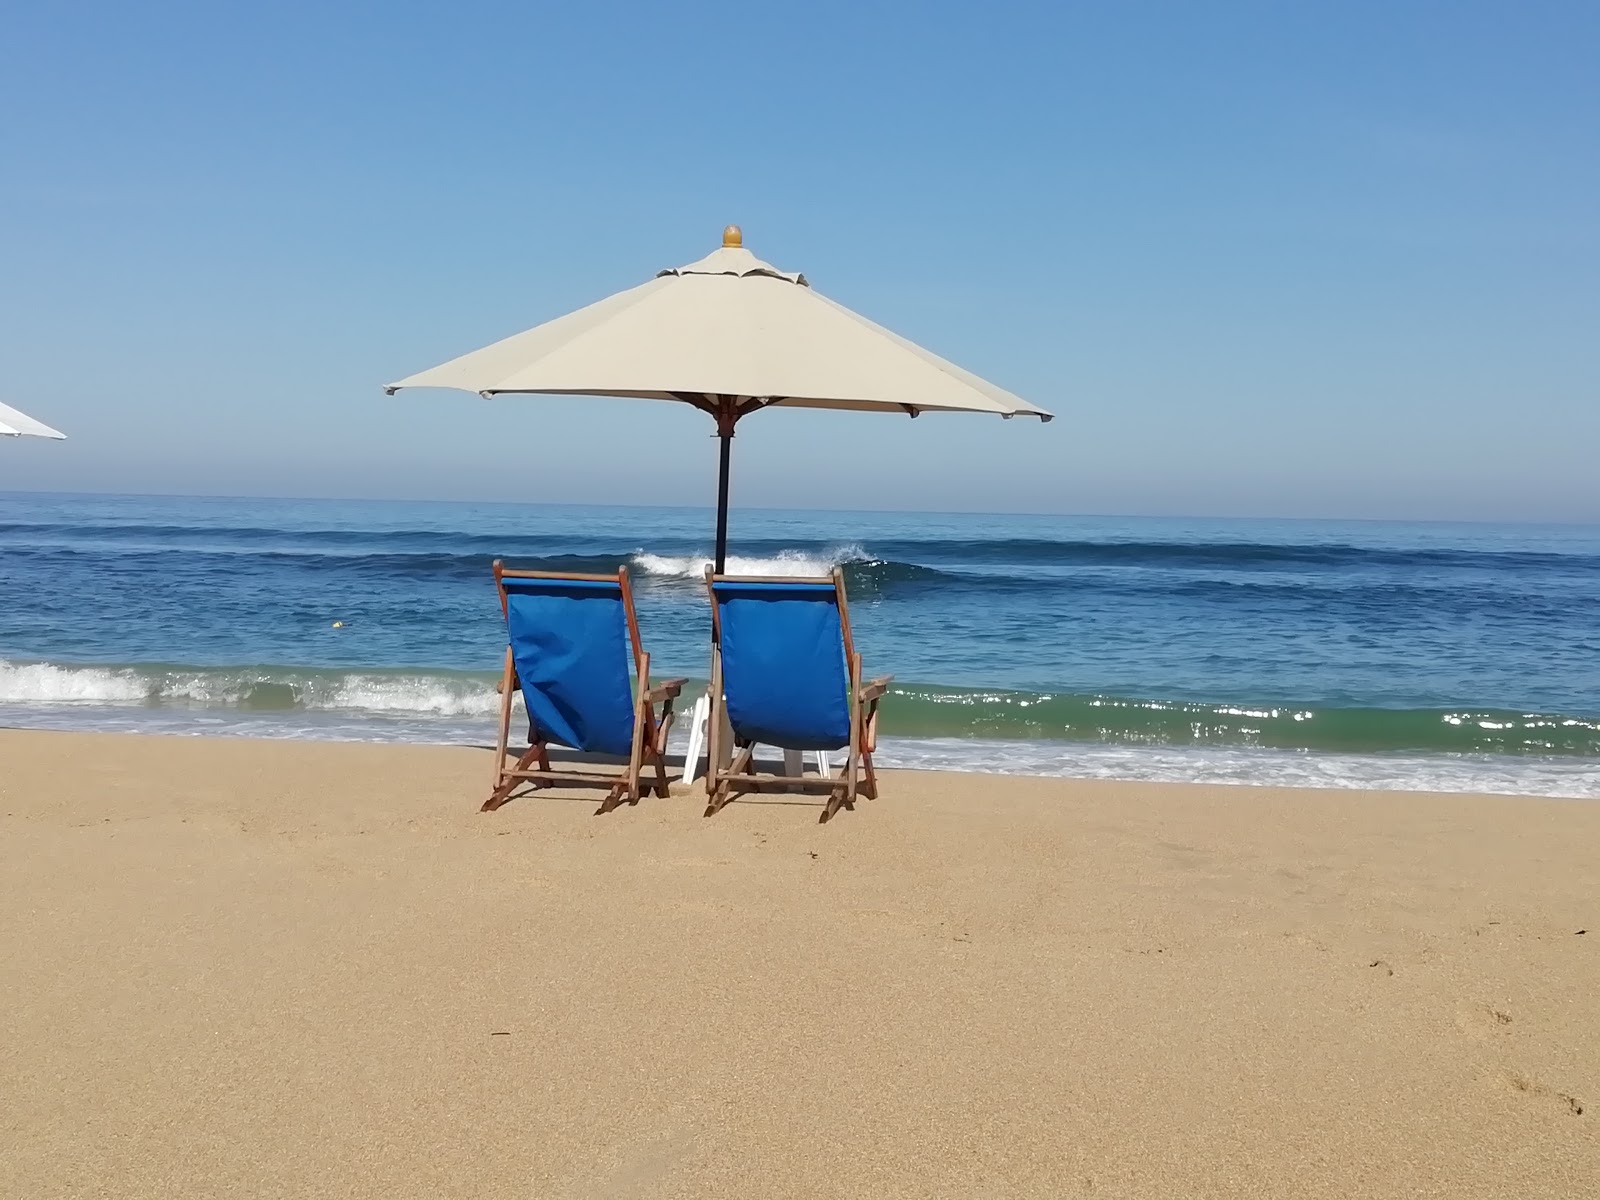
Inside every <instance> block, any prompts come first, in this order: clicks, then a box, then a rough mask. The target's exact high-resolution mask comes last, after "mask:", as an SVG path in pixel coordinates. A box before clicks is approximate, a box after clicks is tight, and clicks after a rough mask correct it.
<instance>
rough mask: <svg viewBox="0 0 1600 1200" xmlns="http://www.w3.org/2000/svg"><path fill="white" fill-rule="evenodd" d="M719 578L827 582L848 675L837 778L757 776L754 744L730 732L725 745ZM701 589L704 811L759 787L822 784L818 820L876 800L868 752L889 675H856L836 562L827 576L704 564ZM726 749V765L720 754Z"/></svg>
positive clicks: (875, 780)
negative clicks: (706, 710)
mask: <svg viewBox="0 0 1600 1200" xmlns="http://www.w3.org/2000/svg"><path fill="white" fill-rule="evenodd" d="M719 583H807V584H819V583H832V584H833V587H834V593H835V595H836V596H837V597H838V603H839V632H840V633H841V634H842V635H843V640H844V656H845V665H846V668H847V673H848V676H849V698H850V743H849V747H848V749H847V751H846V753H847V754H848V756H849V757H848V758H847V759H846V761H845V765H844V770H843V771H841V772H840V773H839V775H838V776H837V777H836V778H832V779H828V778H822V777H818V776H815V775H804V774H802V775H761V774H757V773H756V771H755V770H754V768H753V763H754V759H755V745H754V744H753V743H750V742H746V741H744V740H743V739H741V738H738V737H735V738H734V741H733V745H732V746H731V747H724V745H723V741H724V739H725V738H727V737H728V736H729V730H728V727H727V725H726V721H725V718H724V714H723V711H722V701H723V697H722V617H721V614H720V612H719V611H718V609H717V597H716V591H715V587H714V585H716V584H719ZM706 591H707V592H708V593H709V594H710V596H711V628H712V638H713V642H712V651H711V704H712V713H711V720H710V722H709V742H710V744H709V746H708V747H707V750H708V754H707V758H706V814H705V815H706V816H708V817H709V816H711V815H712V814H713V813H716V812H718V811H720V810H721V809H722V807H723V806H724V805H726V804H727V803H728V801H729V800H731V799H733V795H734V789H735V788H737V789H738V790H740V791H742V792H743V791H755V792H759V791H762V790H764V789H769V788H770V789H774V790H784V791H787V790H789V789H791V788H826V789H827V791H828V800H827V804H826V805H825V806H824V808H823V810H822V816H821V817H820V818H818V820H819V822H821V821H826V820H828V818H830V817H831V816H833V814H834V813H836V812H838V811H839V809H841V808H849V809H854V808H855V801H856V797H857V796H866V797H867V798H868V799H873V800H875V799H877V796H878V775H877V772H876V771H875V770H874V769H873V766H872V755H873V752H874V751H875V750H877V748H878V702H879V701H880V700H881V699H883V696H884V694H885V693H886V692H888V690H889V685H890V684H891V683H893V682H894V676H893V675H880V676H878V677H877V678H876V679H871V680H868V681H866V682H863V681H862V678H861V655H859V654H857V653H856V647H855V641H854V639H853V638H852V637H851V636H850V606H849V601H848V600H847V599H846V597H845V592H844V572H843V571H841V570H840V569H839V568H838V567H835V568H834V569H833V571H832V572H831V573H830V575H829V576H828V577H826V578H817V577H812V576H791V575H717V574H714V573H713V572H712V570H711V568H710V567H707V568H706ZM728 751H731V753H729V762H728V765H727V767H723V765H722V756H723V754H724V753H725V752H728Z"/></svg>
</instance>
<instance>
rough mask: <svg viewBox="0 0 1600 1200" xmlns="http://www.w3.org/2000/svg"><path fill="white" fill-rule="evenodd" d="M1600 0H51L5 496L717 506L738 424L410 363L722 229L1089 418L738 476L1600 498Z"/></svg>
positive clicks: (1294, 497)
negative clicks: (464, 382) (437, 378)
mask: <svg viewBox="0 0 1600 1200" xmlns="http://www.w3.org/2000/svg"><path fill="white" fill-rule="evenodd" d="M1597 62H1600V7H1596V6H1593V5H1589V4H1585V3H1578V2H1572V3H1526V4H1518V5H1507V4H1500V3H1487V2H1475V0H1458V2H1454V3H1420V2H1419V3H1402V4H1395V3H1392V2H1390V3H1369V2H1364V0H1361V2H1350V3H1342V4H1338V5H1332V4H1329V5H1287V4H1281V3H1270V2H1266V0H1261V2H1255V3H1227V2H1223V3H1216V4H1205V5H1198V4H1189V3H1140V4H1093V5H1091V4H1082V3H1058V4H1050V3H1037V4H1034V3H1005V2H997V3H990V4H985V5H972V4H954V3H925V4H910V3H863V2H859V0H858V2H853V3H834V2H822V3H812V4H807V5H783V6H778V5H754V4H748V3H745V4H732V3H711V2H708V0H696V2H687V3H680V4H643V3H630V4H618V3H609V4H608V3H589V4H581V5H580V4H570V5H565V4H564V5H552V4H541V3H533V4H529V3H526V2H523V3H516V4H512V3H505V4H500V3H473V2H464V3H457V4H452V5H419V4H339V3H328V4H304V3H296V2H286V3H280V4H275V5H271V6H217V5H204V4H198V3H193V4H172V3H160V2H156V3H151V4H148V5H138V6H133V5H121V4H116V5H113V4H109V3H86V4H79V5H73V6H63V5H54V4H42V3H35V2H32V0H19V2H16V3H13V4H11V5H9V6H8V7H7V12H6V16H5V19H4V22H3V34H0V105H3V106H4V110H5V111H6V113H7V117H6V120H5V121H4V122H0V399H3V400H6V401H7V402H9V403H12V404H14V405H16V406H17V407H19V408H21V409H23V410H24V411H26V412H29V413H31V414H33V415H34V416H37V417H38V418H40V419H41V420H44V421H47V422H49V423H50V424H52V425H55V426H57V427H58V428H60V429H62V430H64V431H65V432H66V433H67V434H68V435H69V440H68V441H67V442H64V443H43V442H38V441H34V440H32V439H23V440H21V441H11V440H6V441H5V442H3V443H0V490H3V489H10V488H18V489H49V490H100V491H149V492H176V493H190V492H193V493H209V494H262V495H279V496H294V495H303V496H362V497H402V498H439V499H469V498H470V499H497V500H500V499H503V500H532V501H544V500H571V501H617V502H642V503H648V502H652V501H656V500H659V501H663V502H672V503H705V502H709V501H710V499H711V498H712V495H713V492H714V477H715V443H714V442H713V440H712V439H711V436H710V434H711V426H710V422H709V420H707V419H706V418H705V417H704V416H703V415H701V414H700V413H698V412H695V411H693V410H691V409H688V408H687V407H684V406H680V405H672V404H662V403H653V402H648V401H625V400H604V399H561V398H543V397H508V398H502V399H499V400H494V401H485V400H482V399H479V398H478V397H475V396H470V395H464V394H459V393H453V392H439V391H425V392H402V393H401V394H400V395H399V396H397V397H395V398H393V399H388V398H385V397H384V395H383V393H382V390H381V385H382V384H384V383H385V382H388V381H390V380H393V379H396V378H399V377H401V376H403V375H406V374H408V373H410V372H412V371H415V370H418V369H420V368H422V367H425V366H429V365H432V364H434V363H436V362H439V361H442V360H443V359H446V358H449V357H453V356H454V355H456V354H459V353H463V352H465V351H467V350H470V349H473V348H475V347H477V346H480V345H482V344H484V343H486V342H489V341H492V340H494V339H496V338H499V337H502V336H505V335H507V334H509V333H513V332H515V331H517V330H519V329H523V328H526V327H528V326H530V325H533V324H537V323H538V322H540V321H543V320H547V319H549V318H551V317H554V316H557V315H560V314H561V313H563V312H566V311H568V310H570V309H573V308H576V307H579V306H581V305H583V304H587V303H589V302H591V301H593V300H597V299H599V298H601V297H602V296H604V295H607V294H609V293H611V292H613V291H616V290H618V289H621V288H625V287H630V286H632V285H634V284H636V283H640V282H643V281H644V280H646V279H648V278H649V277H651V276H652V275H653V274H654V273H655V272H656V271H657V270H659V269H661V268H663V267H667V266H674V265H678V264H681V263H685V262H688V261H691V260H693V259H696V258H699V257H700V256H701V255H703V254H705V253H706V252H708V251H709V250H711V249H713V248H714V247H715V246H716V245H717V244H718V239H719V236H720V231H721V229H722V226H723V225H724V224H725V223H727V222H730V221H733V222H738V223H739V224H741V225H742V226H743V227H744V231H745V242H746V245H747V246H748V247H749V248H750V249H752V250H754V251H755V252H756V253H757V254H758V255H760V256H761V257H763V258H766V259H768V260H770V261H772V262H773V263H775V264H777V265H778V266H780V267H782V268H785V269H788V270H797V271H804V272H805V273H806V275H807V277H808V278H809V279H810V281H811V282H812V283H813V284H814V285H815V286H816V287H817V288H818V290H820V291H822V292H824V293H825V294H827V295H829V296H831V297H832V298H834V299H836V300H838V301H840V302H842V303H844V304H847V305H849V306H851V307H853V308H855V309H857V310H859V311H861V312H863V313H865V314H866V315H868V316H870V317H872V318H873V319H875V320H877V321H879V322H880V323H882V324H885V325H887V326H889V327H890V328H892V329H895V330H897V331H898V332H901V333H903V334H905V335H907V336H909V337H911V338H913V339H915V340H916V341H918V342H920V343H922V344H923V345H926V346H928V347H929V348H931V349H933V350H935V351H936V352H938V353H940V354H943V355H945V356H946V357H949V358H952V359H954V360H955V361H957V362H959V363H961V364H962V365H963V366H966V367H969V368H970V369H972V370H975V371H977V372H979V373H980V374H983V375H984V376H986V377H988V378H990V379H992V380H994V381H995V382H996V383H999V384H1001V385H1002V386H1005V387H1007V388H1010V389H1011V390H1013V391H1015V392H1017V393H1019V394H1021V395H1023V396H1025V397H1026V398H1028V399H1029V400H1032V401H1034V402H1036V403H1038V404H1041V405H1044V406H1045V407H1048V408H1051V409H1053V410H1054V411H1055V412H1056V413H1057V414H1058V418H1059V419H1058V420H1057V421H1055V422H1054V423H1053V424H1051V425H1048V426H1045V427H1042V428H1041V427H1039V426H1038V425H1036V424H1033V423H1031V422H1022V421H1013V422H1002V421H999V420H993V419H988V418H983V417H977V416H933V415H930V416H928V417H926V418H924V419H921V420H917V421H914V422H913V421H908V420H903V419H900V418H894V417H888V416H876V415H853V414H836V413H806V412H782V411H775V412H771V413H765V414H760V415H758V416H756V417H754V418H752V419H751V420H749V421H747V422H745V423H744V425H742V426H741V428H740V432H739V436H738V439H737V441H736V443H735V459H734V462H735V466H734V484H733V487H734V501H735V504H738V503H745V504H751V505H756V504H759V505H780V506H782V505H797V506H804V505H807V504H811V503H820V504H824V505H826V506H828V507H861V508H878V507H888V508H930V509H940V510H951V509H974V510H990V509H992V510H1009V511H1018V510H1029V511H1047V512H1048V511H1059V512H1077V513H1094V512H1111V513H1172V514H1196V515H1201V514H1204V515H1249V516H1255V515H1262V516H1266V515H1282V516H1335V517H1397V518H1464V519H1475V518H1484V519H1508V520H1521V519H1532V520H1587V521H1600V467H1597V465H1596V448H1597V447H1600V209H1597V207H1596V203H1597V197H1600V71H1597V70H1596V69H1595V64H1596V63H1597Z"/></svg>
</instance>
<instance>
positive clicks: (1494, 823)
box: [0, 732, 1600, 1197]
mask: <svg viewBox="0 0 1600 1200" xmlns="http://www.w3.org/2000/svg"><path fill="white" fill-rule="evenodd" d="M488 760H489V756H488V755H487V754H486V753H484V752H482V751H478V750H471V749H447V748H428V747H395V746H359V745H329V744H314V743H288V742H279V743H274V742H248V741H230V740H220V739H218V740H208V739H172V738H157V737H134V736H116V735H81V736H79V735H66V734H48V733H22V732H0V880H3V887H4V904H3V906H0V1029H3V1034H4V1036H3V1037H0V1098H3V1100H4V1103H3V1104H0V1195H5V1196H18V1197H52V1196H109V1197H117V1196H152V1197H154V1196H163V1197H165V1196H179V1195H184V1196H330V1197H332V1196H339V1197H345V1196H358V1197H380V1196H381V1197H396V1196H475V1197H499V1196H507V1197H523V1196H526V1197H535V1196H539V1197H543V1196H559V1197H566V1196H571V1197H589V1196H592V1197H626V1196H661V1197H665V1196H682V1197H691V1196H692V1197H703V1196H741V1197H760V1196H795V1197H800V1196H808V1197H809V1196H822V1195H842V1196H930V1195H948V1196H996V1197H998V1196H1019V1195H1037V1196H1093V1197H1108V1196H1112V1197H1117V1196H1127V1197H1153V1196H1218V1197H1222V1196H1230V1197H1232V1196H1270V1197H1286V1196H1328V1197H1335V1196H1337V1197H1349V1196H1397V1197H1398V1196H1449V1197H1479V1196H1505V1197H1513V1196H1515V1197H1528V1196H1580V1195H1595V1194H1600V900H1597V897H1600V805H1596V804H1594V803H1592V802H1583V801H1551V800H1538V799H1527V798H1496V797H1470V796H1427V795H1417V794H1392V793H1389V794H1385V793H1356V792H1332V791H1328V792H1312V791H1290V790H1282V789H1269V788H1220V787H1198V786H1196V787H1186V786H1156V785H1147V784H1111V783H1104V782H1073V781H1064V780H1043V779H1023V778H1007V779H1001V778H993V777H980V776H971V775H953V774H951V775H937V774H917V773H905V772H893V773H886V774H885V775H884V788H883V793H884V794H883V796H882V798H881V799H879V800H876V801H864V802H862V803H861V804H860V805H859V806H858V808H857V810H856V811H855V812H853V813H850V812H846V813H842V814H840V815H839V817H837V818H836V819H835V820H834V821H833V822H831V823H830V824H828V825H826V826H819V825H817V824H816V814H817V807H816V804H815V803H814V802H813V801H811V800H810V799H806V798H801V797H788V796H774V797H765V798H761V799H747V800H743V801H739V802H736V803H734V804H733V805H731V806H730V807H729V808H728V809H726V810H725V811H724V812H722V813H721V814H719V815H718V816H716V817H715V818H712V819H710V820H706V819H703V818H702V816H701V803H700V802H699V800H698V798H697V794H696V795H694V796H691V795H689V794H686V793H684V792H683V790H682V789H679V790H678V794H675V795H674V797H673V798H672V799H670V800H645V801H643V802H642V803H641V804H640V805H639V806H637V807H636V808H624V809H622V810H620V811H618V812H615V813H612V814H609V815H607V816H603V817H596V816H594V815H593V811H594V808H595V800H594V798H593V797H592V796H587V795H584V796H580V795H579V794H577V793H572V792H564V793H559V794H546V795H541V796H538V797H534V798H529V799H525V800H518V801H515V802H513V803H511V804H509V805H508V806H507V807H506V808H504V809H503V810H501V811H500V812H498V813H495V814H489V815H480V814H478V812H477V811H476V808H477V804H478V801H479V800H481V798H482V796H483V794H484V793H485V791H486V789H487V786H488V778H489V761H488ZM1584 930H1586V931H1587V932H1580V931H1584Z"/></svg>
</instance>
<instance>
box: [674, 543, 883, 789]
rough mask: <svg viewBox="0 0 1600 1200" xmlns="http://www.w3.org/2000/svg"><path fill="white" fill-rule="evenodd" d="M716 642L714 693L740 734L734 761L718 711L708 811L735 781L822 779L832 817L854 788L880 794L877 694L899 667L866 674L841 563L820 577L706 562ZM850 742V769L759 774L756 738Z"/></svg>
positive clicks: (808, 743)
mask: <svg viewBox="0 0 1600 1200" xmlns="http://www.w3.org/2000/svg"><path fill="white" fill-rule="evenodd" d="M706 587H707V588H708V589H709V590H710V593H711V613H712V622H713V627H714V629H715V633H716V643H717V650H716V652H715V653H714V655H713V657H712V665H711V676H712V678H711V695H712V697H713V698H719V697H720V698H721V700H722V702H723V704H724V705H725V706H726V709H727V725H728V727H729V728H730V729H732V731H733V739H734V744H733V746H732V747H731V748H729V749H730V750H731V754H730V759H731V761H730V762H729V764H728V766H727V767H723V766H721V762H722V755H723V753H724V752H725V750H724V748H723V747H722V746H721V745H720V744H719V742H720V739H721V737H723V736H725V735H724V734H723V732H722V726H723V722H722V721H721V720H720V719H718V718H717V717H716V716H715V715H713V717H712V720H711V746H710V758H709V765H708V767H707V770H706V797H707V800H708V803H707V806H706V815H707V816H710V815H711V814H712V813H714V812H716V811H717V810H718V809H720V808H721V807H722V806H723V805H724V804H726V803H727V802H728V801H729V800H730V799H732V797H733V792H734V789H735V788H738V789H740V790H748V791H759V790H760V789H761V788H762V787H768V786H777V787H783V788H790V787H795V786H800V787H817V786H823V787H826V788H827V789H828V802H827V805H826V806H825V807H824V808H823V810H822V820H824V821H826V820H827V819H828V818H829V817H831V816H833V814H834V813H836V812H838V811H839V809H840V808H841V807H845V808H853V807H854V806H855V799H856V796H857V795H858V794H859V795H865V796H869V797H876V796H877V794H878V779H877V775H876V774H875V772H874V771H873V769H872V752H873V751H874V750H875V749H876V748H877V732H878V701H879V700H881V699H882V698H883V695H884V693H885V692H887V691H888V690H889V684H890V682H891V681H892V680H893V678H894V676H892V675H885V676H883V677H882V678H879V679H874V680H872V681H871V682H868V683H863V682H862V679H861V656H860V655H859V654H857V653H856V651H855V644H854V643H853V642H852V641H851V640H850V610H849V607H848V605H847V603H846V601H845V594H844V573H843V572H842V571H840V570H839V569H838V568H837V567H835V568H834V570H833V574H832V575H831V576H830V577H826V578H821V579H808V578H797V579H788V578H781V577H757V576H740V575H716V574H713V573H712V572H711V571H710V570H707V571H706ZM758 744H760V745H763V746H776V747H778V748H779V749H782V750H847V751H848V754H849V757H848V758H847V759H846V761H845V765H844V771H843V772H842V773H841V774H840V776H839V777H838V778H837V779H829V778H827V777H826V776H823V777H820V778H819V777H817V776H806V775H758V774H756V773H755V770H754V755H755V747H756V746H757V745H758Z"/></svg>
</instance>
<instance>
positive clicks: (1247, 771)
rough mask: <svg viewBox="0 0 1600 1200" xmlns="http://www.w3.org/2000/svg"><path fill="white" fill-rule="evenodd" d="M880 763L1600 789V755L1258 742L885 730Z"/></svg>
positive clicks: (1188, 778)
mask: <svg viewBox="0 0 1600 1200" xmlns="http://www.w3.org/2000/svg"><path fill="white" fill-rule="evenodd" d="M877 761H878V763H879V765H881V766H885V767H909V768H914V769H918V770H926V771H976V772H981V773H987V774H1001V775H1048V776H1057V777H1060V778H1067V779H1125V780H1132V781H1143V782H1150V783H1223V784H1264V785H1271V786H1274V787H1308V788H1353V789H1365V790H1372V791H1393V792H1474V793H1489V794H1501V795H1511V796H1570V797H1577V798H1595V799H1600V762H1597V761H1596V760H1595V759H1592V758H1558V757H1553V756H1552V757H1532V756H1522V755H1511V754H1334V753H1327V752H1322V751H1317V752H1311V751H1296V750H1268V749H1262V748H1258V747H1251V746H1149V745H1138V746H1129V745H1106V744H1095V743H1085V742H1052V741H999V740H990V739H988V738H892V739H891V738H885V739H884V740H883V742H882V743H881V749H880V752H879V754H878V755H877Z"/></svg>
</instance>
